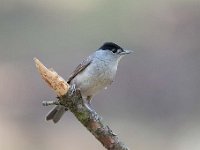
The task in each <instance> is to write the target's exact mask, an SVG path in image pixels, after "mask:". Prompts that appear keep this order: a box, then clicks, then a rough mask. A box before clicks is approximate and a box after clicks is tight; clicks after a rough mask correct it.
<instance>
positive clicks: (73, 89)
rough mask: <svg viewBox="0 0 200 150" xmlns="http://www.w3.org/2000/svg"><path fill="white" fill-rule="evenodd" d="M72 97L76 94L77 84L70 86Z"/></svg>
mask: <svg viewBox="0 0 200 150" xmlns="http://www.w3.org/2000/svg"><path fill="white" fill-rule="evenodd" d="M70 91H71V93H70V96H72V95H73V94H74V93H75V92H76V84H72V85H70Z"/></svg>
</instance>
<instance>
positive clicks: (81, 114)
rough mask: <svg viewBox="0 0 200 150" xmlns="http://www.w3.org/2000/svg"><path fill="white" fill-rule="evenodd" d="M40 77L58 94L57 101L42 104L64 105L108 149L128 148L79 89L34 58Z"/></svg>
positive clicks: (120, 149)
mask: <svg viewBox="0 0 200 150" xmlns="http://www.w3.org/2000/svg"><path fill="white" fill-rule="evenodd" d="M34 61H35V64H36V67H37V69H38V71H39V73H40V74H41V76H42V78H43V79H44V81H46V83H48V85H49V86H50V87H51V88H52V89H53V90H54V91H55V92H56V94H57V95H58V101H50V102H43V105H45V106H47V105H59V104H60V105H64V106H65V107H66V108H67V109H69V110H70V111H71V112H72V113H73V114H74V115H75V116H76V118H77V119H78V120H79V121H80V122H81V123H82V124H83V125H84V126H85V127H86V128H87V129H88V130H89V131H90V132H91V133H92V134H93V135H94V136H95V137H96V139H98V140H99V141H100V142H101V143H102V144H103V146H104V147H105V148H106V149H108V150H129V148H128V147H126V146H125V145H124V144H123V143H122V142H120V141H119V139H118V137H117V135H116V134H114V133H113V132H112V130H111V129H110V128H109V127H108V126H107V125H105V124H104V123H103V122H102V118H101V117H100V116H99V115H98V114H97V113H96V112H95V111H94V110H91V109H90V108H89V107H88V106H87V105H86V104H85V103H84V100H83V99H82V97H81V92H80V91H79V90H74V89H73V88H70V86H69V85H68V84H67V82H66V81H65V80H64V79H63V78H62V77H60V76H59V75H58V74H57V73H56V72H55V71H53V70H52V69H47V68H46V67H45V66H44V65H43V64H42V63H41V62H40V61H39V60H38V59H36V58H34Z"/></svg>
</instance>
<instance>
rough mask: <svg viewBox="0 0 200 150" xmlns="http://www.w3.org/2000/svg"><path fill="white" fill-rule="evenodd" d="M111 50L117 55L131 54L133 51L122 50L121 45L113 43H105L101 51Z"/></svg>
mask: <svg viewBox="0 0 200 150" xmlns="http://www.w3.org/2000/svg"><path fill="white" fill-rule="evenodd" d="M100 49H101V50H109V51H111V52H113V53H116V54H129V53H131V52H132V51H128V50H124V49H123V48H121V47H120V46H119V45H117V44H115V43H113V42H106V43H104V44H103V45H102V46H101V47H100V48H99V50H100Z"/></svg>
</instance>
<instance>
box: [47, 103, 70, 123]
mask: <svg viewBox="0 0 200 150" xmlns="http://www.w3.org/2000/svg"><path fill="white" fill-rule="evenodd" d="M65 111H66V108H65V107H64V106H61V105H58V106H56V107H54V108H53V109H52V110H51V111H50V112H49V113H48V114H47V116H46V120H47V121H48V120H53V122H54V123H57V122H58V121H59V120H60V118H61V117H62V116H63V114H64V113H65Z"/></svg>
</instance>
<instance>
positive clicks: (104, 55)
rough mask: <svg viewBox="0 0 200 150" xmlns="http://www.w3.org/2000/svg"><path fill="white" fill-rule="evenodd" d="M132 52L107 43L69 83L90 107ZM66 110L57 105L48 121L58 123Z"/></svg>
mask: <svg viewBox="0 0 200 150" xmlns="http://www.w3.org/2000/svg"><path fill="white" fill-rule="evenodd" d="M132 52H133V51H131V50H125V49H123V48H122V47H120V46H119V45H117V44H115V43H113V42H106V43H104V44H103V45H102V46H101V47H100V48H98V49H97V50H96V51H95V52H93V53H92V54H91V55H89V56H88V57H87V58H85V59H84V60H83V61H82V62H81V63H80V64H79V65H78V66H77V67H76V69H75V70H74V71H73V72H72V74H71V75H70V76H69V78H68V80H67V83H68V84H69V85H70V86H73V85H74V86H75V88H77V89H79V90H80V92H81V95H82V97H83V99H85V101H86V102H87V103H88V104H89V106H90V105H91V100H92V98H93V97H94V96H95V95H96V94H97V93H99V92H100V91H102V90H103V89H106V88H107V86H109V85H110V84H111V83H112V82H113V80H114V78H115V76H116V72H117V67H118V63H119V61H120V60H121V58H122V57H124V56H125V55H127V54H130V53H132ZM66 110H67V108H66V107H64V106H63V105H57V106H55V107H54V108H53V109H52V110H51V111H50V112H49V113H48V114H47V116H46V120H47V121H48V120H52V121H53V122H54V123H57V122H58V121H59V120H60V119H61V117H62V116H63V114H64V113H65V112H66Z"/></svg>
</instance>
